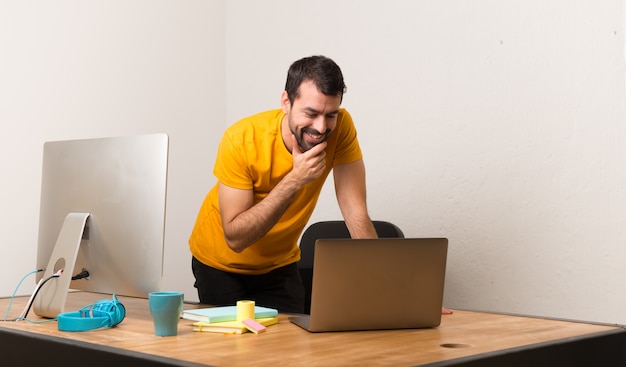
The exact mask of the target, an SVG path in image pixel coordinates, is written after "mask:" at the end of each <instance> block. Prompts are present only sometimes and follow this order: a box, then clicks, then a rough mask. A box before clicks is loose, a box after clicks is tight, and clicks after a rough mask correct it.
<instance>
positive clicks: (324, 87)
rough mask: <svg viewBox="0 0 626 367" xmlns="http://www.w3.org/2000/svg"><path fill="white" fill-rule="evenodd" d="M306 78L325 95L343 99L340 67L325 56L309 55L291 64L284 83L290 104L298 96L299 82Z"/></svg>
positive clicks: (344, 90) (343, 84)
mask: <svg viewBox="0 0 626 367" xmlns="http://www.w3.org/2000/svg"><path fill="white" fill-rule="evenodd" d="M306 80H311V81H313V83H315V86H317V89H319V91H320V92H322V93H324V94H325V95H327V96H339V97H340V98H341V99H343V94H344V93H345V92H346V84H345V83H344V81H343V74H342V73H341V68H339V65H337V64H336V63H335V62H334V61H333V60H331V59H329V58H328V57H326V56H309V57H305V58H302V59H300V60H297V61H295V62H294V63H293V64H291V66H290V67H289V71H288V72H287V83H285V91H287V96H288V97H289V102H290V103H291V104H293V101H294V100H295V99H296V98H298V97H299V96H300V94H299V93H300V92H299V89H300V84H302V82H304V81H306Z"/></svg>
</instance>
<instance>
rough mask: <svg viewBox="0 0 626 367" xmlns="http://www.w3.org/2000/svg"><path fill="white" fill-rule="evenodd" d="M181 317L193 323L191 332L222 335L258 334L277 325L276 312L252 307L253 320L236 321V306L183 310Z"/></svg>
mask: <svg viewBox="0 0 626 367" xmlns="http://www.w3.org/2000/svg"><path fill="white" fill-rule="evenodd" d="M181 317H182V318H183V319H185V320H191V321H195V322H194V323H193V330H194V331H198V332H213V333H223V334H243V333H245V332H248V331H252V332H254V333H259V332H263V331H265V327H267V326H270V325H274V324H276V323H278V310H276V309H274V308H268V307H262V306H254V319H248V320H241V321H238V320H237V306H222V307H209V308H198V309H189V310H184V311H183V313H182V315H181Z"/></svg>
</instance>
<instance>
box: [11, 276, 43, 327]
mask: <svg viewBox="0 0 626 367" xmlns="http://www.w3.org/2000/svg"><path fill="white" fill-rule="evenodd" d="M42 271H44V269H36V270H33V271H31V272H30V273H28V274H26V275H24V277H23V278H22V280H20V281H19V283H17V287H15V290H14V291H13V294H12V295H11V298H10V299H9V307H8V308H7V312H6V313H5V314H4V320H3V321H5V322H6V321H8V320H7V317H9V311H11V306H13V299H14V298H15V295H16V294H17V291H18V290H19V289H20V286H21V285H22V283H23V282H24V280H26V278H28V277H29V276H31V275H33V274H37V273H39V272H42ZM11 321H13V320H11Z"/></svg>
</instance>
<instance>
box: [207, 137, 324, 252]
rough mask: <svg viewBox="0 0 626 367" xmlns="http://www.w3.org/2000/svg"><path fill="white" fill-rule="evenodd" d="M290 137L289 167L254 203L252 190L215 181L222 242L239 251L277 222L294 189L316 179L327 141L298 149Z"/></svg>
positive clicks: (293, 193)
mask: <svg viewBox="0 0 626 367" xmlns="http://www.w3.org/2000/svg"><path fill="white" fill-rule="evenodd" d="M292 138H293V144H294V148H293V168H292V170H291V171H290V172H289V173H288V174H287V175H286V176H285V177H283V179H282V180H281V181H280V182H279V183H278V184H277V185H276V186H275V187H274V188H273V189H272V191H270V192H269V194H267V196H266V197H265V198H264V199H263V200H261V201H260V202H258V203H256V204H254V195H253V192H252V190H241V189H235V188H232V187H229V186H226V185H224V184H222V183H220V184H219V191H218V196H219V203H220V214H221V215H222V227H223V228H224V236H225V238H226V243H227V244H228V246H229V247H230V248H231V249H232V250H233V251H235V252H241V251H243V250H244V249H246V248H247V247H248V246H250V245H252V244H253V243H254V242H256V241H258V240H259V239H261V237H263V236H264V235H265V234H266V233H267V232H268V231H269V230H270V229H272V227H273V226H274V225H275V224H276V223H277V222H278V220H279V219H280V217H281V216H282V215H283V214H284V213H285V211H286V210H287V207H289V204H291V202H292V201H293V198H294V197H295V196H296V193H297V192H298V190H300V189H301V188H302V186H304V185H306V184H307V183H309V182H311V181H313V180H315V179H317V178H318V177H319V176H320V175H321V174H322V173H323V172H324V169H325V167H326V164H325V156H326V152H325V151H324V149H326V145H327V143H326V142H324V143H321V144H318V145H316V146H315V147H313V148H312V149H310V150H309V151H307V152H304V153H303V152H302V151H300V149H299V147H298V144H297V142H296V139H295V137H292Z"/></svg>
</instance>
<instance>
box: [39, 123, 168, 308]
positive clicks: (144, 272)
mask: <svg viewBox="0 0 626 367" xmlns="http://www.w3.org/2000/svg"><path fill="white" fill-rule="evenodd" d="M168 151H169V139H168V136H167V135H166V134H151V135H139V136H128V137H113V138H98V139H83V140H68V141H53V142H46V143H45V144H44V153H43V170H42V183H41V207H40V217H39V240H38V249H37V268H38V269H46V270H45V273H44V274H43V275H42V273H41V272H40V273H38V279H37V280H38V281H40V280H41V279H42V278H43V279H44V280H45V278H46V277H50V276H51V275H52V274H54V273H57V272H59V271H61V272H62V274H61V275H60V276H58V277H57V278H55V279H51V280H50V281H48V282H46V284H43V285H41V289H39V294H38V295H37V297H36V298H35V299H34V306H35V313H37V314H38V315H40V316H45V317H56V316H57V315H58V313H61V312H63V307H64V304H65V297H66V295H67V289H68V288H69V289H79V290H84V291H91V292H99V293H106V294H117V295H126V296H137V297H147V295H148V293H150V292H152V291H156V290H160V288H161V279H162V274H163V246H164V232H165V204H166V185H167V163H168ZM83 269H84V270H86V271H87V272H88V273H89V276H88V277H87V278H83V279H78V280H71V277H72V276H74V275H77V274H79V273H80V272H81V271H82V270H83Z"/></svg>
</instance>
